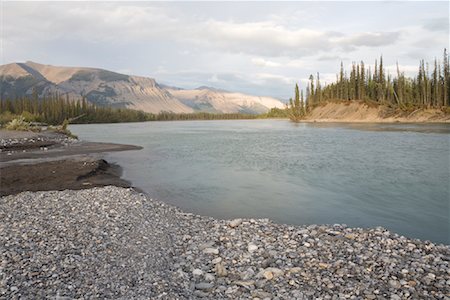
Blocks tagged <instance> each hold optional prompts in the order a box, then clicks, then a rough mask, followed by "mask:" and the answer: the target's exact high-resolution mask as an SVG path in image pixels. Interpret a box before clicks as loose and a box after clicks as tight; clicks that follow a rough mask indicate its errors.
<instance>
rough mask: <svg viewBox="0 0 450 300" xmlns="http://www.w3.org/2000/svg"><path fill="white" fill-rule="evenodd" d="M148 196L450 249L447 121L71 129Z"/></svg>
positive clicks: (202, 210)
mask: <svg viewBox="0 0 450 300" xmlns="http://www.w3.org/2000/svg"><path fill="white" fill-rule="evenodd" d="M70 129H71V130H72V132H73V133H75V134H77V135H78V136H79V138H80V139H83V140H89V141H103V142H114V143H125V144H133V145H140V146H142V147H144V149H143V150H140V151H129V152H117V153H111V154H108V155H107V156H106V159H107V160H108V161H109V162H114V163H118V164H120V165H121V166H122V167H123V170H124V174H123V177H124V178H125V179H127V180H129V181H131V182H132V183H133V185H134V186H136V187H138V188H140V189H142V190H144V191H145V192H146V193H148V194H149V195H150V196H151V197H152V198H155V199H158V200H161V201H164V202H167V203H170V204H174V205H176V206H178V207H181V208H182V209H184V210H185V211H188V212H193V213H198V214H202V215H208V216H213V217H218V218H234V217H254V218H266V217H267V218H270V219H272V220H274V221H275V222H280V223H288V224H335V223H341V224H347V225H348V226H352V227H374V226H383V227H385V228H388V229H390V230H392V231H394V232H396V233H398V234H401V235H405V236H407V237H412V238H420V239H424V240H431V241H434V242H438V243H445V244H450V237H449V232H450V223H449V215H450V208H449V206H450V205H449V202H450V124H428V125H424V124H323V123H309V124H304V123H302V124H293V123H290V122H288V121H286V120H242V121H241V120H230V121H175V122H145V123H122V124H100V125H98V124H97V125H72V126H70Z"/></svg>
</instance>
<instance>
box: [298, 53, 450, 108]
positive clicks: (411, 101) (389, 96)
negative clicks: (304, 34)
mask: <svg viewBox="0 0 450 300" xmlns="http://www.w3.org/2000/svg"><path fill="white" fill-rule="evenodd" d="M431 68H432V71H430V69H431ZM348 74H349V75H348ZM309 79H310V82H309V83H308V85H307V87H306V99H307V100H306V105H308V106H310V107H312V106H314V105H317V104H319V103H321V102H324V101H327V100H334V99H337V100H371V101H375V102H377V103H379V104H386V105H395V106H398V107H399V108H408V107H419V108H443V107H449V106H450V74H449V55H448V53H447V50H446V49H444V55H443V61H442V62H441V61H439V60H437V59H435V60H434V64H433V65H432V66H430V65H429V64H428V63H425V62H424V61H423V60H421V61H420V63H419V70H418V74H417V76H415V77H413V78H409V77H406V76H405V74H404V72H402V70H400V68H399V66H398V63H397V70H396V74H394V75H392V74H389V73H387V72H386V70H385V67H384V65H383V57H380V59H379V61H377V60H375V67H374V69H373V70H372V69H371V68H370V67H369V68H367V67H366V66H365V64H364V62H363V61H361V62H360V63H353V64H352V68H351V70H350V72H349V73H348V72H347V71H346V70H344V67H343V64H342V62H341V69H340V72H339V74H337V75H336V82H334V83H331V84H328V85H326V86H324V87H322V85H321V82H320V75H319V73H317V76H316V78H314V76H313V75H311V76H310V77H309ZM293 104H294V105H292V103H291V105H290V107H293V106H295V103H293Z"/></svg>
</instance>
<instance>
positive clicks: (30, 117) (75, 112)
mask: <svg viewBox="0 0 450 300" xmlns="http://www.w3.org/2000/svg"><path fill="white" fill-rule="evenodd" d="M19 115H20V116H22V117H24V118H25V119H26V120H27V121H29V122H42V123H47V124H50V125H57V124H62V122H63V121H64V120H69V121H70V123H75V124H77V123H78V124H80V123H118V122H143V121H175V120H227V119H254V118H256V117H257V116H256V115H249V114H239V113H233V114H231V113H230V114H212V113H204V112H198V113H191V114H175V113H171V112H160V113H159V114H152V113H145V112H143V111H138V110H132V109H126V108H111V107H104V106H96V105H93V104H91V103H89V102H88V101H87V100H86V99H85V98H82V99H81V100H70V99H68V98H67V97H64V96H61V95H59V94H53V95H48V96H44V97H38V96H37V94H35V93H34V94H33V95H32V96H29V97H21V98H16V99H2V100H1V101H0V124H5V123H7V122H9V121H11V120H12V119H14V118H16V117H17V116H19Z"/></svg>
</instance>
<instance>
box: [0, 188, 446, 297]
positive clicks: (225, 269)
mask: <svg viewBox="0 0 450 300" xmlns="http://www.w3.org/2000/svg"><path fill="white" fill-rule="evenodd" d="M0 200H1V201H0V228H2V234H0V250H1V251H0V253H1V254H0V255H2V256H1V257H2V261H3V264H2V269H0V274H2V272H3V274H5V275H4V276H3V282H2V281H1V280H2V277H1V276H0V296H4V297H6V298H20V297H25V298H36V297H43V298H49V297H50V298H51V297H68V298H80V297H83V298H92V297H93V298H151V299H155V298H160V299H200V298H203V299H225V298H226V299H248V298H253V299H254V298H257V299H273V298H276V299H316V298H317V297H322V298H325V299H327V298H330V299H331V298H332V297H333V296H338V297H340V298H350V299H351V298H357V299H389V298H390V299H423V298H430V299H445V298H446V297H448V296H449V295H450V288H449V284H448V282H449V280H450V277H449V275H448V268H449V261H448V257H450V246H447V245H436V244H434V243H431V242H429V241H421V240H418V239H409V238H405V237H403V236H399V235H397V234H395V233H391V232H389V231H387V230H386V229H384V228H381V227H376V228H368V229H361V228H349V227H345V226H343V225H338V224H335V225H310V226H292V225H286V224H276V223H273V222H272V221H270V220H268V219H234V220H219V219H214V218H211V217H205V216H200V215H195V214H191V213H185V212H183V211H182V210H180V209H179V208H177V207H175V206H172V205H168V204H165V203H162V202H160V201H156V200H153V199H151V198H150V197H149V196H147V195H145V194H143V193H139V192H137V191H136V190H134V189H132V188H120V187H114V186H106V187H99V188H91V189H84V190H78V191H74V190H64V191H46V192H22V193H20V194H17V195H11V196H6V197H2V198H0ZM19 224H20V226H18V225H19ZM37 245H40V246H39V247H37ZM24 276H25V277H24Z"/></svg>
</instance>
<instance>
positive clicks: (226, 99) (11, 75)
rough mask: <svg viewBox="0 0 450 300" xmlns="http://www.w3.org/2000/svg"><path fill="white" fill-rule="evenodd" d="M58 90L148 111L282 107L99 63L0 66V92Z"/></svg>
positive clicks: (98, 102)
mask: <svg viewBox="0 0 450 300" xmlns="http://www.w3.org/2000/svg"><path fill="white" fill-rule="evenodd" d="M34 91H36V92H37V93H38V95H39V96H43V95H45V94H49V93H54V92H58V93H60V94H64V95H68V96H69V98H72V99H77V98H80V97H86V99H87V100H88V101H89V102H91V103H94V104H96V105H101V106H112V107H124V108H130V109H136V110H142V111H145V112H150V113H159V112H162V111H166V112H174V113H193V112H197V111H204V112H212V113H240V112H242V113H264V112H267V111H268V110H269V109H270V108H272V107H279V108H281V107H283V106H284V104H283V103H282V102H280V101H279V100H278V99H275V98H271V97H260V96H252V95H247V94H243V93H237V92H230V91H225V90H221V89H217V88H214V87H208V86H200V87H198V88H196V89H194V90H189V89H182V88H178V87H174V86H169V85H164V84H159V83H158V82H157V81H156V79H154V78H150V77H144V76H134V75H125V74H121V73H117V72H113V71H109V70H106V69H101V68H90V67H64V66H53V65H44V64H40V63H36V62H33V61H27V62H25V63H10V64H5V65H1V66H0V97H2V98H6V97H9V98H15V97H21V96H26V95H31V94H32V93H33V92H34Z"/></svg>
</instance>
